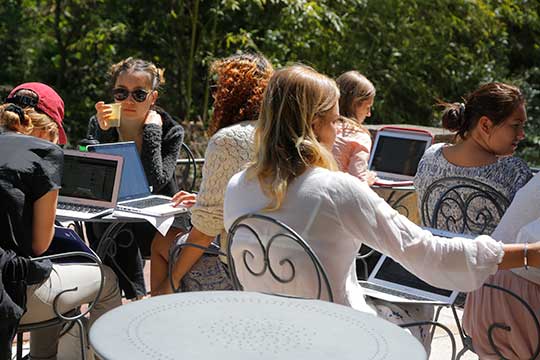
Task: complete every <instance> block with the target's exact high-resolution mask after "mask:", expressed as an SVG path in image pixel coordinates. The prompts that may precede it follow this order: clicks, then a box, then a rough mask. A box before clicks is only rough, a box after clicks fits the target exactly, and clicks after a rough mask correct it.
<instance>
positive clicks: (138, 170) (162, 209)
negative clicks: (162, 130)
mask: <svg viewBox="0 0 540 360" xmlns="http://www.w3.org/2000/svg"><path fill="white" fill-rule="evenodd" d="M87 149H88V151H90V152H93V153H98V154H111V155H117V156H122V158H123V159H124V164H123V171H122V180H121V182H120V194H119V196H118V203H117V205H116V209H117V210H120V211H127V212H134V213H139V214H144V215H150V216H171V215H175V214H179V213H183V212H186V211H187V208H185V207H183V206H178V207H174V206H173V203H172V198H171V197H169V196H163V195H153V194H152V193H151V191H150V186H149V185H148V180H147V179H146V174H145V172H144V168H143V165H142V162H141V158H140V157H139V152H138V150H137V146H136V145H135V142H133V141H128V142H119V143H109V144H97V145H89V146H88V148H87Z"/></svg>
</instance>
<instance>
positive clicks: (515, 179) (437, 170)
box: [414, 144, 532, 233]
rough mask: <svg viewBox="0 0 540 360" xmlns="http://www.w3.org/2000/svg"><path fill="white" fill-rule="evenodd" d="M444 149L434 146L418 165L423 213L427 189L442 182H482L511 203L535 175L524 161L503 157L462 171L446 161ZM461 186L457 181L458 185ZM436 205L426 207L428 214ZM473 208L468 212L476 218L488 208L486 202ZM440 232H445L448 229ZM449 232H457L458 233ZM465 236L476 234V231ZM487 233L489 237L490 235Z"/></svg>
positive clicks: (417, 182) (459, 167) (441, 146)
mask: <svg viewBox="0 0 540 360" xmlns="http://www.w3.org/2000/svg"><path fill="white" fill-rule="evenodd" d="M445 146H447V144H435V145H433V146H431V147H430V148H429V149H428V150H426V152H425V154H424V156H423V157H422V160H420V163H419V165H418V170H417V172H416V176H415V178H414V186H415V187H416V191H417V193H418V205H419V208H420V209H421V205H422V204H421V202H422V198H423V197H424V194H425V193H426V190H427V188H428V187H429V186H430V185H431V184H432V183H434V182H435V181H437V180H439V179H441V178H445V177H456V178H467V179H474V180H477V181H480V182H482V183H485V184H487V185H489V186H491V187H492V188H494V189H495V190H497V191H498V192H499V193H500V194H502V195H503V196H504V197H506V199H508V201H510V202H511V201H512V199H513V198H514V195H515V194H516V192H517V191H518V190H519V189H520V188H521V187H523V185H525V184H526V183H527V182H528V181H529V180H530V178H531V177H532V172H531V170H530V169H529V167H528V166H527V164H526V163H525V162H524V161H523V160H521V159H519V158H516V157H511V156H508V157H501V158H500V159H499V160H498V161H497V162H495V163H493V164H489V165H485V166H475V167H463V166H457V165H454V164H452V163H450V162H449V161H448V160H446V158H445V157H444V155H443V153H442V149H443V148H444V147H445ZM458 182H459V181H456V184H457V183H458ZM444 190H446V189H444ZM444 190H443V189H440V190H437V191H438V192H440V193H441V194H442V192H443V191H444ZM437 198H438V196H437V195H436V194H435V196H432V199H437ZM434 204H435V202H431V201H430V202H429V203H428V204H427V206H428V209H427V213H428V214H431V213H432V212H433V206H434ZM471 204H472V205H471V206H472V209H471V206H469V209H468V211H469V212H470V213H472V214H475V216H477V214H480V213H481V211H482V209H481V208H483V207H485V201H484V202H480V201H478V202H472V203H471ZM421 211H422V209H421ZM425 225H427V224H425ZM441 228H443V229H446V227H441ZM448 230H452V231H456V230H455V229H448ZM491 230H493V229H491ZM465 232H468V233H474V231H465ZM485 232H486V233H490V232H491V231H485Z"/></svg>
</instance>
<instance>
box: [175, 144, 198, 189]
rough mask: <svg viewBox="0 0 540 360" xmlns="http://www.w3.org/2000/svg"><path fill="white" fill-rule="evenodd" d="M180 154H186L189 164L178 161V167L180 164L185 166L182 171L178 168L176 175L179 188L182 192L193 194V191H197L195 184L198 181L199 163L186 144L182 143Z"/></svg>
mask: <svg viewBox="0 0 540 360" xmlns="http://www.w3.org/2000/svg"><path fill="white" fill-rule="evenodd" d="M180 154H185V159H186V160H187V163H185V162H180V161H179V160H177V162H176V163H177V166H178V164H181V165H183V168H182V169H178V168H177V171H176V174H175V176H176V178H177V184H178V187H179V188H180V189H181V190H185V191H189V192H193V190H194V189H195V183H196V181H197V162H196V160H195V156H194V155H193V152H192V151H191V149H190V148H189V146H187V145H186V144H185V143H182V147H181V149H180ZM182 158H183V157H182ZM190 179H191V181H190Z"/></svg>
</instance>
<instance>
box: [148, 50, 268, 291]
mask: <svg viewBox="0 0 540 360" xmlns="http://www.w3.org/2000/svg"><path fill="white" fill-rule="evenodd" d="M211 72H212V73H213V74H215V75H216V76H217V84H216V87H215V91H214V93H213V97H214V114H213V117H212V123H211V124H210V127H209V134H210V135H212V138H211V139H210V141H209V143H208V147H207V149H206V153H205V156H204V168H203V174H202V183H201V188H200V190H199V193H198V195H197V200H196V204H195V206H194V207H193V208H192V209H191V212H192V216H191V222H192V224H193V228H192V229H191V232H190V233H189V237H188V238H187V242H190V243H194V244H198V245H202V246H205V247H206V246H209V245H210V243H211V242H212V241H213V240H214V238H215V237H216V236H218V235H221V239H225V238H226V236H224V235H225V230H224V226H223V198H224V193H225V188H226V187H227V182H228V181H229V179H230V178H231V177H232V176H233V175H234V174H235V173H237V172H238V171H240V170H241V169H242V167H243V166H244V165H245V164H246V163H247V162H248V161H249V160H250V159H251V155H252V146H253V132H254V129H255V120H257V118H258V116H259V108H260V104H261V99H262V96H263V92H264V90H265V88H266V85H267V83H268V80H269V79H270V76H271V75H272V73H273V68H272V65H271V64H270V62H269V61H268V60H267V59H266V58H265V57H264V56H262V55H259V54H242V55H233V56H230V57H228V58H225V59H221V60H217V61H216V62H214V63H213V64H212V67H211ZM175 199H176V201H177V203H180V202H184V203H185V202H186V201H187V202H190V201H193V196H192V195H191V194H187V193H185V192H180V193H178V194H176V196H175ZM179 232H180V230H178V229H174V228H172V229H171V230H169V232H168V233H167V235H166V236H165V237H163V236H161V235H159V234H156V238H155V239H154V241H153V243H152V259H151V265H152V268H151V287H152V295H159V294H166V293H170V292H172V289H171V287H170V282H169V278H168V273H167V270H168V256H169V249H170V247H171V244H172V243H173V241H174V240H175V239H176V237H177V236H178V234H179ZM201 255H202V251H200V250H198V249H195V248H191V247H187V248H185V249H184V250H182V252H181V253H180V257H179V258H178V261H177V262H176V264H175V267H174V269H173V281H174V283H175V284H179V283H180V280H181V279H182V278H183V277H184V275H185V274H186V273H187V272H188V271H189V270H190V269H191V268H192V266H193V265H194V264H195V263H196V262H197V261H198V260H199V258H200V257H201Z"/></svg>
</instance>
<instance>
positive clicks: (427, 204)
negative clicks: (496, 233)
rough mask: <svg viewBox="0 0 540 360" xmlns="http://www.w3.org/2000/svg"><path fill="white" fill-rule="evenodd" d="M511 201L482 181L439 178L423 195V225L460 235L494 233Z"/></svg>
mask: <svg viewBox="0 0 540 360" xmlns="http://www.w3.org/2000/svg"><path fill="white" fill-rule="evenodd" d="M509 205H510V201H509V200H508V199H507V198H506V197H505V196H504V195H502V194H501V193H499V192H498V191H497V190H495V189H494V188H493V187H491V186H489V185H487V184H484V183H482V182H480V181H477V180H474V179H469V178H461V177H446V178H442V179H439V180H437V181H435V182H434V183H433V184H431V185H430V186H429V187H428V188H427V189H426V192H425V193H424V195H423V196H422V199H421V202H420V214H421V218H422V224H423V225H424V226H429V227H432V228H435V229H442V230H448V231H451V232H455V233H460V234H477V235H480V234H491V233H492V232H493V230H495V227H496V226H497V224H498V223H499V221H500V219H501V217H502V216H503V214H504V212H505V211H506V209H507V208H508V206H509Z"/></svg>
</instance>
